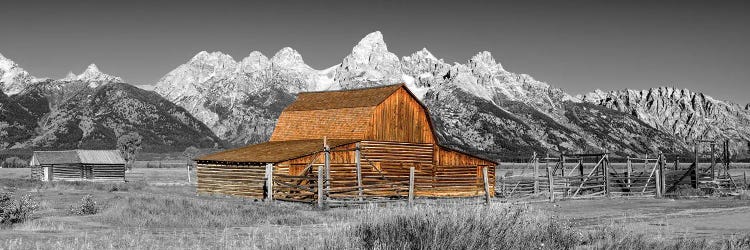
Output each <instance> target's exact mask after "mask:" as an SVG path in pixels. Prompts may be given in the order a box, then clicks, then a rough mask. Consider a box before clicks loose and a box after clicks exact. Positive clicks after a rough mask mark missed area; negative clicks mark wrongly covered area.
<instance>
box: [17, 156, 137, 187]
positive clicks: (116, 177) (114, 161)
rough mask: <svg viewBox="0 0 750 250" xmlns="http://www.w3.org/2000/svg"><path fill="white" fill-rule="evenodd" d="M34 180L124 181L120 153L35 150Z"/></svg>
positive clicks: (32, 159) (123, 165) (33, 159)
mask: <svg viewBox="0 0 750 250" xmlns="http://www.w3.org/2000/svg"><path fill="white" fill-rule="evenodd" d="M29 165H30V166H31V178H32V179H38V180H41V181H58V180H60V181H125V160H124V159H123V158H122V156H120V152H119V151H117V150H68V151H34V154H33V155H32V156H31V161H30V163H29Z"/></svg>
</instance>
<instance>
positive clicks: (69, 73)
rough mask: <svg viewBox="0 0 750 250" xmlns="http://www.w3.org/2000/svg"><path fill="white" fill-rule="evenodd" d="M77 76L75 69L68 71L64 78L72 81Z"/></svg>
mask: <svg viewBox="0 0 750 250" xmlns="http://www.w3.org/2000/svg"><path fill="white" fill-rule="evenodd" d="M76 78H78V76H77V75H76V74H75V73H73V71H68V74H67V75H65V78H63V79H62V80H63V81H72V80H76Z"/></svg>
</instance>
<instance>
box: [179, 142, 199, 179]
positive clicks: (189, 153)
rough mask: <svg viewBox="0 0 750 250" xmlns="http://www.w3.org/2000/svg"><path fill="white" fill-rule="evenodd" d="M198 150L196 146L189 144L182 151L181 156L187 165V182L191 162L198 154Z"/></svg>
mask: <svg viewBox="0 0 750 250" xmlns="http://www.w3.org/2000/svg"><path fill="white" fill-rule="evenodd" d="M200 152H201V151H200V150H199V149H198V148H196V147H193V146H190V147H187V148H186V149H185V151H183V152H182V156H184V157H185V161H186V163H187V164H186V165H187V166H186V167H187V176H188V183H189V182H190V165H192V163H193V158H195V157H196V156H198V154H200Z"/></svg>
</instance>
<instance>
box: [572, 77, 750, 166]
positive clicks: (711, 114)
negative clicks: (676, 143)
mask: <svg viewBox="0 0 750 250" xmlns="http://www.w3.org/2000/svg"><path fill="white" fill-rule="evenodd" d="M580 99H581V100H582V101H584V102H588V103H593V104H596V105H601V106H604V107H607V108H610V109H614V110H617V111H621V112H625V113H629V114H632V115H634V116H636V117H638V119H640V120H642V121H643V122H645V123H647V124H648V125H650V126H653V127H655V128H657V129H659V130H661V131H664V132H666V133H669V134H672V135H674V136H675V137H677V138H678V139H679V140H682V141H688V142H689V141H692V140H696V139H718V140H724V139H734V140H735V141H734V142H733V143H732V145H733V148H734V149H735V151H737V152H743V151H744V152H746V151H747V147H748V145H747V142H748V141H750V111H748V107H747V106H746V107H745V108H744V109H743V108H742V107H741V106H739V105H737V104H732V103H728V102H724V101H720V100H716V99H714V98H712V97H710V96H707V95H704V94H702V93H696V92H692V91H690V90H688V89H676V88H672V87H658V88H651V89H647V90H627V89H626V90H620V91H610V92H603V91H601V90H597V91H595V92H593V93H590V94H587V95H584V96H582V97H580Z"/></svg>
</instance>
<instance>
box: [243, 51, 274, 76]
mask: <svg viewBox="0 0 750 250" xmlns="http://www.w3.org/2000/svg"><path fill="white" fill-rule="evenodd" d="M268 65H269V61H268V57H266V56H265V55H263V53H260V52H258V51H253V52H250V54H249V55H247V57H245V58H244V59H242V61H240V65H239V70H241V71H244V72H247V73H249V72H255V71H258V70H261V69H265V68H267V67H268Z"/></svg>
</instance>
